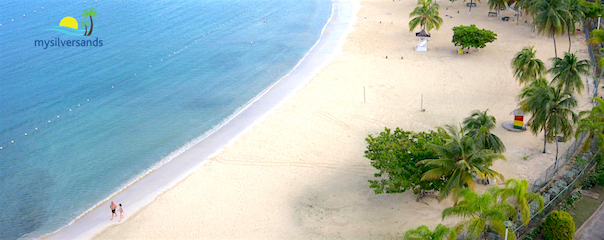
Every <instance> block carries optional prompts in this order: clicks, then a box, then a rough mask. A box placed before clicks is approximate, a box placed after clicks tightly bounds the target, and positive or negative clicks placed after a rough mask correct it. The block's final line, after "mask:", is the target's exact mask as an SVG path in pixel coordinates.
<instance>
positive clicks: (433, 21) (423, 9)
mask: <svg viewBox="0 0 604 240" xmlns="http://www.w3.org/2000/svg"><path fill="white" fill-rule="evenodd" d="M439 8H440V6H439V5H438V3H435V2H433V1H432V0H418V1H417V7H416V8H415V9H413V12H411V13H410V14H409V17H413V16H415V18H413V19H411V21H409V31H410V32H412V31H413V30H414V29H415V28H416V27H417V26H418V25H420V26H421V27H422V30H424V31H427V32H430V30H432V29H433V28H436V30H438V29H440V25H441V24H442V23H443V19H442V18H440V16H439V12H438V9H439Z"/></svg>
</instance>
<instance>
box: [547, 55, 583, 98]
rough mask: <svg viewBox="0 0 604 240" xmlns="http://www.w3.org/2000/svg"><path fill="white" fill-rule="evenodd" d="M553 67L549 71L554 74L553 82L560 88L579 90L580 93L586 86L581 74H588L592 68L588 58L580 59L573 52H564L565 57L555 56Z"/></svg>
mask: <svg viewBox="0 0 604 240" xmlns="http://www.w3.org/2000/svg"><path fill="white" fill-rule="evenodd" d="M551 60H552V62H554V65H553V66H552V68H551V69H550V70H549V71H548V72H549V73H550V74H553V76H554V79H553V80H552V83H554V84H557V85H558V88H564V90H565V91H571V92H572V91H575V90H576V91H577V92H578V93H579V94H581V92H582V91H583V88H585V86H584V85H583V81H581V75H588V74H589V71H590V69H591V63H590V62H589V61H587V60H581V61H579V60H578V59H577V56H576V55H575V54H573V53H568V52H566V53H564V58H557V57H554V58H552V59H551Z"/></svg>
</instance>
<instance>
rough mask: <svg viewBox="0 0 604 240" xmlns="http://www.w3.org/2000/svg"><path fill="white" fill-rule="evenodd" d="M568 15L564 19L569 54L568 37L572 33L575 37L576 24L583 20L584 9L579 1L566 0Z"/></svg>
mask: <svg viewBox="0 0 604 240" xmlns="http://www.w3.org/2000/svg"><path fill="white" fill-rule="evenodd" d="M566 1H567V7H568V13H569V15H568V16H567V18H566V33H567V34H568V51H569V52H570V43H571V40H570V35H571V33H572V35H573V36H576V35H577V28H576V24H577V23H581V20H582V19H583V18H585V13H584V11H583V9H584V8H585V7H584V6H583V5H581V2H580V1H576V0H566Z"/></svg>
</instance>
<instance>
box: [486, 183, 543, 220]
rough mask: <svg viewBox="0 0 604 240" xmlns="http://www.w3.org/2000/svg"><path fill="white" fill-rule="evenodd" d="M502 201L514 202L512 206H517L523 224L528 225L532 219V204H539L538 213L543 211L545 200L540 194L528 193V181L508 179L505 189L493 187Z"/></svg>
mask: <svg viewBox="0 0 604 240" xmlns="http://www.w3.org/2000/svg"><path fill="white" fill-rule="evenodd" d="M492 192H495V194H496V195H497V196H499V197H501V200H502V201H507V200H508V199H511V200H512V204H513V205H515V206H516V210H517V211H518V212H519V213H520V215H521V216H522V224H524V225H526V224H527V223H528V222H529V220H530V218H531V209H530V204H531V203H532V202H537V203H538V204H539V209H538V211H541V210H543V205H544V202H543V198H542V197H541V195H539V194H538V193H532V192H528V181H526V180H524V179H522V180H518V179H514V178H512V179H508V180H507V181H506V182H505V188H502V189H500V188H498V187H497V186H495V187H493V191H492Z"/></svg>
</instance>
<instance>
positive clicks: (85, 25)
mask: <svg viewBox="0 0 604 240" xmlns="http://www.w3.org/2000/svg"><path fill="white" fill-rule="evenodd" d="M80 24H82V25H84V27H86V31H84V36H86V34H88V25H90V23H89V22H88V21H83V22H81V23H80Z"/></svg>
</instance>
